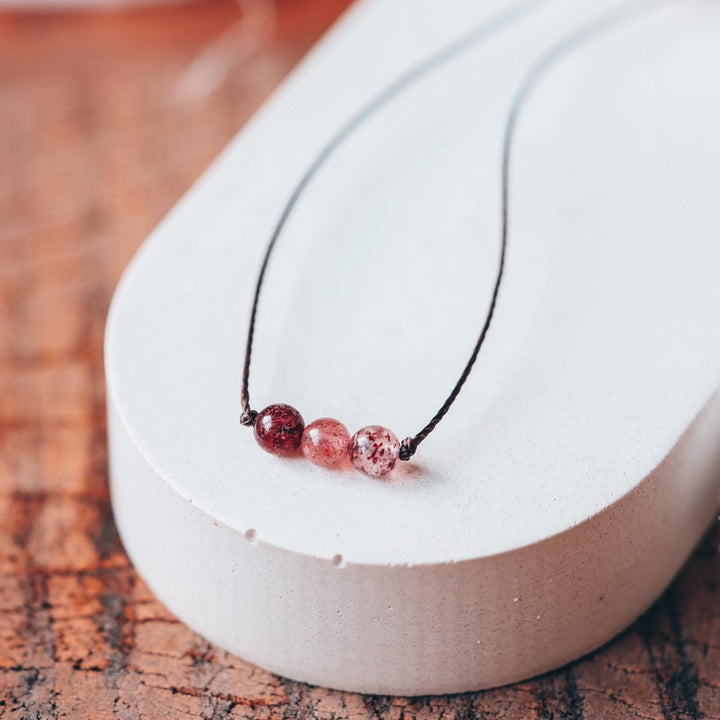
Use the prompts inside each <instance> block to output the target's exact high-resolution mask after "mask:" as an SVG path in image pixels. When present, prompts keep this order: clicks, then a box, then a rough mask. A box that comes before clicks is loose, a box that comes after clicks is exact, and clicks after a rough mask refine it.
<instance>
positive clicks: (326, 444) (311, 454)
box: [302, 418, 350, 469]
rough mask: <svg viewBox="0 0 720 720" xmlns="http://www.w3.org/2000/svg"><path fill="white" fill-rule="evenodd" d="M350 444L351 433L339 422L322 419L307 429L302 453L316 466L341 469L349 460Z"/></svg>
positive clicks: (303, 438)
mask: <svg viewBox="0 0 720 720" xmlns="http://www.w3.org/2000/svg"><path fill="white" fill-rule="evenodd" d="M349 443H350V433H349V432H348V431H347V428H346V427H345V426H344V425H343V424H342V423H341V422H340V421H339V420H333V419H332V418H321V419H320V420H315V421H314V422H311V423H310V424H309V425H308V426H307V427H306V428H305V432H304V433H303V436H302V451H303V455H305V457H306V458H307V459H308V460H309V461H310V462H311V463H313V464H314V465H319V466H320V467H324V468H330V469H333V468H340V467H342V466H343V465H345V464H347V462H348V460H349V453H348V445H349Z"/></svg>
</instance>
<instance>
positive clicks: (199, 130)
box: [0, 0, 720, 720]
mask: <svg viewBox="0 0 720 720" xmlns="http://www.w3.org/2000/svg"><path fill="white" fill-rule="evenodd" d="M345 4H346V0H325V1H323V0H279V2H278V3H277V4H275V5H274V4H270V3H268V2H267V1H266V2H261V1H259V0H256V1H255V2H242V3H240V4H239V5H236V4H232V3H230V2H228V1H226V0H218V2H213V3H210V2H209V3H207V4H205V5H194V6H186V7H181V8H176V9H170V10H152V11H145V12H139V13H134V14H113V15H102V16H96V15H95V16H94V15H92V14H88V13H79V14H75V15H72V16H70V17H62V16H57V15H50V14H43V15H32V16H28V15H25V16H18V15H15V16H6V17H4V18H0V718H13V719H15V718H17V719H18V720H21V719H22V720H25V719H28V720H29V719H31V718H32V719H35V718H42V719H45V718H76V719H78V720H85V719H90V718H92V719H94V720H104V719H105V718H121V719H124V720H129V719H131V718H182V717H186V716H190V717H197V718H241V717H253V718H281V717H284V718H306V717H307V718H326V719H327V720H330V719H331V718H337V719H338V720H341V719H346V718H347V719H348V720H350V719H351V718H353V719H356V720H359V719H360V718H367V717H374V718H378V719H382V720H385V719H387V720H390V719H397V720H401V719H402V718H411V717H418V718H430V717H438V718H445V720H451V719H454V718H474V717H476V718H484V719H486V720H490V719H493V718H508V719H520V718H523V719H524V718H529V719H533V720H534V719H537V720H550V719H553V718H607V719H614V718H652V719H659V718H720V607H719V604H718V601H719V600H720V593H718V580H719V579H720V559H719V558H718V549H717V546H718V541H719V540H720V533H719V532H718V530H717V528H714V529H712V530H711V531H710V533H709V534H708V535H707V537H706V538H705V540H704V542H703V543H702V545H701V547H700V548H699V549H698V550H697V551H696V553H695V554H694V556H693V557H692V559H691V560H690V562H689V563H688V565H687V567H686V568H685V569H684V570H683V572H682V574H681V576H680V578H679V579H678V580H677V581H676V583H675V584H674V585H673V586H672V588H671V589H670V590H669V591H668V592H667V593H666V594H665V596H664V597H663V598H662V599H661V600H660V601H659V602H658V603H657V604H656V606H655V607H653V608H652V609H651V610H650V611H649V612H648V613H647V614H646V615H645V616H644V617H643V618H641V619H640V620H639V621H638V622H637V623H636V624H635V625H634V626H633V627H632V628H631V629H630V630H628V631H627V632H625V633H624V634H623V635H622V636H621V637H620V638H618V639H616V640H615V641H614V642H612V643H611V644H609V645H608V646H607V647H605V648H603V649H602V650H600V651H598V652H596V653H594V654H593V655H592V656H590V657H588V658H586V659H583V660H581V661H579V662H576V663H574V664H572V665H571V666H569V667H567V668H565V669H562V670H560V671H557V672H554V673H551V674H549V675H547V676H544V677H541V678H538V679H535V680H531V681H528V682H524V683H521V684H519V685H516V686H513V687H509V688H503V689H499V690H493V691H489V692H484V693H473V694H468V695H462V696H455V697H446V698H420V699H412V700H409V699H402V698H388V697H370V696H361V695H354V694H348V693H341V692H331V691H327V690H322V689H320V688H315V687H311V686H307V685H303V684H300V683H295V682H290V681H286V680H283V679H282V678H279V677H276V676H274V675H272V674H270V673H267V672H265V671H263V670H260V669H258V668H256V667H253V666H252V665H249V664H248V663H245V662H243V661H242V660H239V659H238V658H235V657H232V656H230V655H228V654H227V653H225V652H223V651H222V650H219V649H218V648H216V647H214V646H213V645H211V644H210V643H208V642H206V641H205V640H203V639H202V638H201V637H198V636H197V635H195V634H193V633H192V632H190V631H189V630H188V629H187V628H185V627H184V626H183V625H182V624H180V623H179V622H178V621H177V620H176V619H175V618H174V617H173V616H172V615H170V613H168V612H167V610H165V609H164V608H163V607H162V606H161V605H160V604H159V603H158V602H157V601H156V600H155V598H154V597H153V596H152V594H151V593H150V592H149V591H148V589H147V588H146V587H145V585H144V584H143V583H142V581H140V580H139V579H138V577H137V575H136V574H135V572H134V570H133V568H132V567H131V566H130V564H129V562H128V559H127V557H126V555H125V553H124V552H123V549H122V547H121V545H120V543H119V541H118V537H117V535H116V532H115V528H114V525H113V520H112V516H111V511H110V505H109V501H108V491H107V458H106V445H105V419H104V412H105V407H104V386H103V370H102V336H103V327H104V321H105V314H106V310H107V307H108V302H109V300H110V296H111V293H112V290H113V288H114V286H115V283H116V282H117V280H118V277H119V275H120V272H121V271H122V269H123V267H124V266H125V264H126V263H127V261H128V260H129V259H130V257H131V255H132V254H133V252H134V251H135V249H136V248H137V247H138V245H139V244H140V242H141V241H142V240H143V238H144V237H145V235H146V234H147V233H148V232H149V231H150V230H151V229H152V227H153V226H154V225H155V224H156V223H157V221H158V220H159V219H160V218H161V217H162V216H163V214H164V213H165V212H166V211H167V210H168V209H169V208H170V207H171V206H172V204H173V203H174V202H175V201H176V200H177V198H178V197H179V196H180V195H181V193H182V192H183V191H184V190H186V189H187V187H188V186H189V185H190V184H191V182H192V181H193V180H194V179H195V178H196V177H197V176H198V174H199V173H200V172H201V171H202V170H203V169H204V168H205V167H206V165H207V164H208V162H209V161H210V160H211V158H212V157H213V156H214V155H215V154H216V153H217V152H218V151H219V150H220V149H221V148H222V146H223V145H224V144H225V143H226V142H227V140H228V139H229V138H230V137H232V135H233V134H234V133H235V132H236V131H237V130H238V128H239V127H240V126H241V125H242V123H243V122H244V121H245V120H246V119H247V117H248V116H249V115H250V113H251V112H252V111H253V110H254V109H255V108H256V107H257V106H258V105H259V103H260V102H261V101H262V99H263V98H264V97H265V96H266V95H267V94H268V92H269V91H270V90H271V89H272V88H273V87H274V86H275V85H276V84H277V82H278V81H279V80H280V79H281V77H282V76H283V75H284V74H285V73H286V72H287V71H288V70H289V68H290V67H291V66H292V65H293V64H294V63H295V62H296V61H297V60H298V58H299V57H300V56H301V55H302V54H303V52H304V51H305V50H306V49H307V48H308V47H309V46H310V45H311V44H312V43H313V42H314V41H315V39H316V38H317V37H318V36H319V34H320V33H321V32H322V31H323V29H324V28H325V27H326V26H327V25H328V24H329V23H330V22H331V21H332V20H333V19H334V17H335V16H336V15H337V14H339V12H340V11H341V10H342V9H343V7H344V5H345ZM200 77H202V82H199V80H198V78H200Z"/></svg>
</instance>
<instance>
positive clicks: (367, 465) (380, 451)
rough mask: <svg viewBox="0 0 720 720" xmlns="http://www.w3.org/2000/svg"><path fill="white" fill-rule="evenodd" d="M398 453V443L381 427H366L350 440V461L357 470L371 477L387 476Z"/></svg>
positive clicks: (393, 465)
mask: <svg viewBox="0 0 720 720" xmlns="http://www.w3.org/2000/svg"><path fill="white" fill-rule="evenodd" d="M399 453H400V441H399V440H398V439H397V437H395V434H394V433H393V432H392V431H391V430H388V429H387V428H385V427H382V425H368V426H367V427H364V428H362V429H360V430H358V431H357V432H356V433H355V434H354V435H353V436H352V439H351V440H350V460H351V461H352V464H353V465H354V466H355V468H356V469H357V470H359V471H360V472H361V473H365V475H370V476H371V477H382V476H383V475H387V473H389V472H390V471H391V470H392V469H393V468H394V467H395V463H396V462H397V460H398V455H399Z"/></svg>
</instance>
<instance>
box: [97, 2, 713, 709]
mask: <svg viewBox="0 0 720 720" xmlns="http://www.w3.org/2000/svg"><path fill="white" fill-rule="evenodd" d="M614 5H618V3H617V2H608V0H603V2H598V1H597V0H593V1H592V2H581V3H579V2H577V0H555V1H552V2H547V3H545V4H542V3H533V4H526V5H525V6H517V5H516V6H513V8H515V10H513V11H512V12H514V13H515V14H516V17H515V18H514V19H513V21H512V22H508V23H507V25H506V26H505V27H503V28H498V30H497V32H495V33H494V34H492V35H490V36H489V37H488V38H487V39H486V41H485V42H482V43H479V44H478V45H477V46H476V47H474V48H473V49H472V50H470V51H468V52H466V53H465V54H463V55H462V56H460V57H458V58H457V59H455V60H453V61H451V62H450V63H448V64H447V65H445V66H443V67H442V68H441V69H438V70H437V71H435V72H433V73H431V74H429V75H428V76H427V77H425V78H424V79H422V80H420V81H419V82H417V83H416V84H415V85H413V86H412V87H411V88H409V89H408V90H407V91H406V92H404V93H403V94H401V95H400V96H398V97H397V98H396V99H395V100H393V101H392V102H390V103H389V104H388V105H387V107H385V108H384V109H382V110H381V111H379V112H378V113H377V114H376V115H374V116H373V117H372V118H371V119H369V120H368V121H367V122H366V123H365V124H363V125H362V126H361V127H360V128H359V129H358V130H357V132H356V133H355V134H354V135H352V137H350V138H349V139H348V140H347V142H346V143H345V144H344V145H343V146H342V147H341V148H340V149H339V150H338V151H337V153H336V154H335V155H333V156H332V157H331V158H330V159H329V160H328V162H327V164H326V165H325V166H324V167H323V169H322V170H321V171H320V173H319V175H318V176H317V178H316V179H315V180H314V181H313V182H312V183H311V185H310V186H309V187H308V189H307V191H306V194H305V195H304V196H303V197H302V198H301V200H300V202H299V204H298V207H297V209H296V212H295V213H294V214H293V215H292V216H291V218H290V221H289V223H288V225H287V227H286V230H285V232H284V234H283V236H282V237H281V238H280V241H279V244H278V247H277V253H276V256H275V257H274V258H273V261H272V265H271V267H270V271H269V274H268V277H267V285H266V287H265V289H264V295H263V298H262V304H261V307H260V313H259V325H258V332H257V336H256V346H255V348H256V353H255V355H254V358H253V367H252V375H251V396H252V402H253V406H254V407H255V408H258V409H259V408H262V407H263V406H265V405H267V404H270V403H272V402H286V403H290V404H292V405H293V406H295V407H297V408H298V409H299V410H300V411H301V412H302V413H303V415H304V417H305V419H306V421H307V422H309V421H311V420H313V419H315V418H317V417H322V416H331V417H337V418H339V419H341V420H342V421H343V422H345V423H346V424H347V426H348V427H349V428H350V430H351V432H353V431H354V430H356V429H358V428H359V427H361V426H363V425H366V424H370V423H380V424H384V425H387V426H388V427H390V428H392V429H393V430H394V431H395V432H396V433H397V434H398V435H399V436H400V437H404V436H406V435H410V434H412V433H414V432H416V431H417V430H418V429H419V428H420V427H421V426H422V425H423V424H424V423H425V422H426V421H427V420H428V419H429V418H430V417H431V416H432V414H433V413H434V412H435V410H436V409H437V407H438V406H439V405H440V403H441V402H442V401H443V399H444V398H445V396H446V395H447V393H448V391H449V390H450V388H451V387H452V385H453V383H454V382H455V380H456V378H457V376H458V375H459V374H460V371H461V369H462V367H463V365H464V363H465V362H466V359H467V357H468V355H469V353H470V350H471V348H472V345H473V343H474V342H475V339H476V337H477V333H478V331H479V328H480V326H481V324H482V320H483V318H484V314H485V311H486V307H487V302H488V298H489V294H490V290H491V286H492V282H493V277H494V273H495V270H496V262H497V255H498V247H499V237H500V161H501V139H502V131H503V125H504V123H505V119H506V114H507V110H508V105H509V103H510V100H511V98H512V96H513V94H514V92H515V91H516V89H517V87H518V85H519V83H520V81H521V79H522V77H523V76H524V74H525V73H526V72H527V70H528V68H529V67H530V65H531V63H532V61H533V60H534V59H535V58H537V57H538V56H539V55H540V54H541V53H542V52H543V51H544V50H546V49H547V48H548V47H549V46H550V45H551V44H552V43H553V41H554V40H556V39H557V38H560V37H562V36H564V35H566V34H567V33H568V32H571V31H572V30H573V29H575V28H577V27H578V26H579V25H581V24H582V23H584V22H586V21H588V20H590V19H591V18H593V17H595V16H596V15H597V14H598V13H601V12H604V11H605V10H606V9H608V8H610V7H612V6H614ZM648 7H650V5H649V4H648ZM503 8H509V6H508V5H506V3H504V2H499V1H498V0H488V1H487V2H483V3H477V2H475V0H453V2H448V3H444V4H443V6H442V12H439V11H438V10H437V6H436V4H435V3H433V2H431V0H416V1H415V2H413V3H412V7H411V8H410V7H409V6H408V4H404V3H387V2H382V1H381V0H374V1H365V2H361V3H359V4H358V5H356V6H354V7H353V8H352V10H351V11H350V12H349V13H348V14H347V15H346V16H345V18H344V19H343V20H342V21H341V22H340V24H339V25H338V26H337V27H336V28H335V29H334V30H333V31H332V32H331V33H330V34H329V35H328V36H327V37H326V38H325V39H324V40H323V41H322V43H321V44H320V45H319V46H318V47H317V48H316V49H315V50H314V51H313V52H312V53H311V54H310V56H309V57H308V58H307V59H306V60H305V61H304V62H303V64H302V65H301V66H300V67H299V69H298V70H297V71H296V72H294V73H293V75H292V76H291V77H290V79H289V80H288V81H287V82H286V83H285V84H284V85H283V87H282V88H281V89H280V91H279V92H277V93H276V94H275V96H274V97H273V98H272V99H271V100H270V102H268V103H267V105H266V106H265V107H264V108H263V110H262V111H261V112H260V113H259V114H258V115H257V117H256V118H255V119H254V120H253V121H252V122H251V123H250V124H249V125H248V126H247V128H246V129H245V130H243V132H242V133H241V134H240V136H239V137H238V138H237V139H236V140H235V141H234V142H233V143H232V144H231V145H230V147H229V148H228V149H227V151H226V152H225V153H224V155H223V156H222V157H221V158H220V159H219V160H218V161H217V162H216V164H215V165H214V167H213V168H212V169H211V170H210V171H209V172H208V173H207V175H206V176H205V177H204V178H203V179H202V180H201V182H199V183H198V184H197V186H196V187H195V188H194V189H193V190H192V191H191V192H190V193H189V194H188V196H187V197H186V198H185V199H184V200H183V201H182V202H181V203H180V204H179V205H178V206H177V208H176V209H175V210H174V211H173V212H172V213H171V214H170V216H169V217H168V218H167V219H166V220H165V221H164V222H163V223H162V224H161V226H160V227H159V228H158V229H157V231H156V232H155V233H154V234H153V236H152V238H151V239H149V240H148V241H147V242H146V243H145V245H144V246H143V248H142V249H141V251H140V252H139V253H138V255H137V257H136V258H135V260H134V261H133V263H132V264H131V266H130V268H129V269H128V271H127V273H126V274H125V276H124V278H123V280H122V282H121V283H120V286H119V288H118V291H117V294H116V297H115V299H114V301H113V305H112V309H111V312H110V317H109V320H108V327H107V338H106V368H107V382H108V407H109V410H108V412H109V435H110V451H111V487H112V501H113V507H114V511H115V517H116V520H117V524H118V528H119V531H120V534H121V536H122V539H123V542H124V543H125V546H126V548H127V551H128V553H129V555H130V557H131V558H132V560H133V562H134V563H135V565H136V567H137V569H138V571H139V572H140V574H141V575H142V577H143V578H144V579H145V580H146V581H147V582H148V583H149V585H150V587H151V588H152V589H153V590H154V591H155V592H156V593H157V595H158V597H159V598H160V599H161V600H162V601H163V602H164V603H166V604H167V606H168V607H169V608H170V609H171V610H172V611H173V612H175V613H176V614H177V615H178V617H180V618H181V619H182V620H184V621H185V622H187V623H188V625H190V626H191V627H192V628H194V629H196V630H197V631H198V632H200V633H202V634H203V635H205V636H206V637H207V638H209V639H210V640H212V641H213V642H216V643H217V644H219V645H221V646H222V647H224V648H227V649H228V650H230V651H232V652H235V653H237V654H238V655H240V656H242V657H243V658H246V659H247V660H249V661H251V662H254V663H257V664H258V665H260V666H262V667H264V668H267V669H269V670H272V671H275V672H278V673H280V674H283V675H286V676H289V677H291V678H294V679H298V680H303V681H308V682H311V683H316V684H320V685H325V686H330V687H335V688H342V689H348V690H357V691H363V692H373V693H393V694H406V695H415V694H432V693H448V692H457V691H466V690H473V689H479V688H484V687H489V686H494V685H499V684H503V683H509V682H512V681H516V680H520V679H523V678H526V677H529V676H532V675H534V674H536V673H540V672H543V671H546V670H549V669H551V668H554V667H557V666H559V665H561V664H563V663H565V662H567V661H569V660H572V659H573V658H576V657H578V656H580V655H582V654H583V653H586V652H588V651H590V650H592V649H593V648H596V647H597V646H599V645H600V644H601V643H604V642H605V641H607V640H608V639H610V638H611V637H612V636H614V635H615V634H616V633H618V632H619V631H621V630H622V629H623V628H624V627H626V626H627V625H628V624H629V623H630V622H631V621H632V620H633V619H634V618H635V617H637V616H638V614H640V613H641V612H642V611H643V610H644V609H645V608H647V607H648V605H649V604H650V603H651V602H652V601H653V600H654V599H655V598H657V597H658V595H659V594H660V593H661V592H662V590H663V589H664V588H665V587H666V586H667V584H668V583H669V582H670V580H671V579H672V577H673V576H674V574H675V573H676V572H677V571H678V569H679V568H680V567H681V565H682V563H683V561H684V560H685V559H686V558H687V556H688V554H689V553H690V551H691V549H692V547H693V546H694V545H695V543H696V542H697V540H698V539H699V537H700V536H701V534H702V532H703V530H704V528H706V527H707V526H708V524H709V523H710V522H711V520H712V518H713V516H714V514H715V513H716V508H717V500H718V474H719V473H718V470H719V468H720V465H719V464H718V460H719V457H718V456H719V455H720V399H718V396H717V395H715V394H714V393H715V390H716V387H717V385H718V376H719V375H720V321H719V317H720V282H718V268H720V203H718V202H717V188H718V186H719V183H720V177H719V175H720V171H719V170H718V168H720V140H719V139H718V132H717V129H718V127H720V93H718V91H717V83H716V73H717V68H718V67H719V66H720V43H718V42H717V37H718V33H719V32H720V6H719V5H717V4H715V3H709V2H697V3H693V2H669V3H664V4H658V6H657V8H655V9H654V10H653V11H648V12H647V13H646V14H645V15H644V16H643V17H642V19H638V20H636V21H634V22H632V23H629V24H627V25H626V26H623V27H622V28H621V29H618V30H616V31H614V32H612V33H609V34H607V35H605V36H602V37H600V38H598V39H597V40H595V41H593V42H591V43H590V44H588V45H587V46H585V47H583V48H582V49H580V50H578V51H577V52H576V53H574V54H572V55H570V56H568V57H567V58H566V59H565V60H563V61H561V62H560V63H559V64H558V65H557V66H556V67H555V68H553V69H552V70H551V71H550V72H549V73H548V75H547V77H545V78H544V79H543V80H542V81H541V82H540V84H539V86H538V87H537V88H536V90H535V91H534V92H533V94H532V96H531V97H530V98H529V100H528V104H527V106H526V107H525V108H524V110H523V113H522V115H521V117H520V122H519V126H518V134H517V143H516V145H515V148H514V151H513V153H514V154H513V174H512V178H511V203H510V218H511V220H510V245H509V254H508V263H507V273H506V276H505V281H504V286H503V288H502V292H501V296H500V301H499V305H498V309H497V313H496V316H495V320H494V324H493V326H492V329H491V332H490V335H489V337H488V340H487V343H486V345H485V347H484V348H483V350H482V353H481V355H480V358H479V360H478V363H477V365H476V367H475V369H474V371H473V374H472V375H471V377H470V379H469V381H468V383H467V385H466V388H465V389H464V390H463V392H462V393H461V395H460V397H459V399H458V401H457V403H456V405H455V406H454V407H453V408H452V410H451V412H450V413H449V414H448V416H447V417H446V419H445V420H444V421H443V422H442V423H441V424H440V425H439V426H438V428H437V430H436V431H435V432H434V433H433V434H432V436H431V437H430V438H429V439H428V440H427V441H426V442H425V443H424V444H423V445H422V447H421V449H420V451H419V452H418V454H417V456H416V458H415V459H414V460H413V462H411V463H407V464H405V463H403V464H402V467H401V469H400V471H399V472H398V473H397V474H396V476H395V477H393V478H392V479H391V480H390V481H388V482H382V481H378V480H373V479H371V478H368V477H365V476H363V475H360V474H359V473H355V472H352V471H350V472H345V473H333V472H328V471H324V470H321V469H319V468H316V467H314V466H312V465H310V464H309V463H307V462H304V461H303V460H302V459H300V460H281V459H278V458H276V457H273V456H271V455H268V454H266V453H265V452H262V451H261V450H260V449H259V448H258V446H257V445H256V444H255V442H254V440H253V437H252V432H250V431H249V430H247V429H246V428H243V427H241V426H240V425H239V423H238V418H239V415H240V400H239V397H240V381H241V377H240V376H241V369H242V358H243V353H244V343H245V333H246V327H247V325H246V323H247V318H248V313H249V308H250V301H251V293H252V290H253V285H254V281H255V277H256V273H257V271H258V267H259V263H260V260H261V257H262V253H263V251H264V248H265V245H266V242H267V240H268V237H269V234H270V232H271V230H272V227H273V225H274V223H275V222H276V220H277V217H278V215H279V213H280V211H281V208H282V206H283V204H284V202H285V201H286V199H287V198H288V196H289V194H290V192H291V191H292V189H293V187H294V186H295V184H296V182H297V181H298V179H299V177H300V176H301V174H302V173H303V172H304V170H305V169H306V168H307V166H308V165H309V163H310V162H311V160H312V159H313V157H314V156H315V155H316V153H317V152H318V150H319V149H320V147H322V145H323V144H324V143H325V142H326V141H327V139H328V137H330V135H331V134H332V133H334V132H335V131H336V130H337V129H338V128H339V127H340V126H341V125H342V123H343V122H344V121H345V120H347V118H348V117H350V116H351V115H352V114H353V112H355V111H356V110H357V109H358V108H359V107H360V106H361V105H362V104H363V103H364V102H366V101H367V100H368V99H369V98H371V97H373V96H374V95H375V94H376V93H377V92H378V91H379V90H380V89H382V88H383V87H385V86H386V85H387V84H388V83H389V82H390V81H391V80H392V79H393V78H395V77H397V76H398V75H400V74H401V73H402V72H403V70H405V69H407V68H409V67H411V66H412V65H413V63H415V62H416V61H417V60H418V59H420V58H422V57H425V56H426V55H428V54H429V53H430V52H432V51H433V50H435V49H437V48H439V47H441V46H443V45H444V44H445V43H447V42H448V41H450V40H452V39H453V38H455V37H457V36H458V35H460V34H462V33H463V32H465V31H466V30H467V29H468V28H469V27H470V26H471V25H473V24H479V23H481V22H483V21H485V20H486V19H488V18H492V17H495V16H497V15H498V13H501V12H504V10H503ZM518 8H520V10H518Z"/></svg>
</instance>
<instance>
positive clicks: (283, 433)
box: [254, 404, 305, 457]
mask: <svg viewBox="0 0 720 720" xmlns="http://www.w3.org/2000/svg"><path fill="white" fill-rule="evenodd" d="M304 429H305V423H304V422H303V419H302V415H300V413H299V412H298V411H297V410H296V409H295V408H294V407H290V405H283V404H277V405H268V406H267V407H266V408H265V409H264V410H261V411H260V412H259V413H258V414H257V417H256V418H255V425H254V432H255V439H256V440H257V442H258V445H259V446H260V447H261V448H262V449H263V450H267V452H269V453H272V454H273V455H282V456H284V457H287V456H289V455H295V454H297V451H298V448H299V447H300V442H301V441H302V434H303V430H304Z"/></svg>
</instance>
